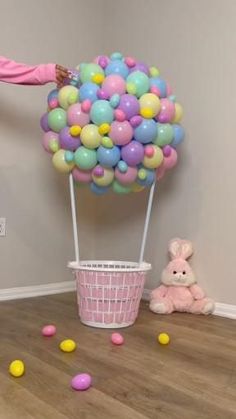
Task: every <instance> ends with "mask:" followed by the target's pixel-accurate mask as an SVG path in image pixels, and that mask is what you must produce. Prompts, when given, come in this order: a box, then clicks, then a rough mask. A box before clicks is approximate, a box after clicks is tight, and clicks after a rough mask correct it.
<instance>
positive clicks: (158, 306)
mask: <svg viewBox="0 0 236 419" xmlns="http://www.w3.org/2000/svg"><path fill="white" fill-rule="evenodd" d="M149 308H150V310H151V311H153V312H154V313H158V314H170V313H172V312H173V311H174V307H173V304H172V303H171V301H170V300H169V299H167V298H158V299H153V300H151V301H150V304H149Z"/></svg>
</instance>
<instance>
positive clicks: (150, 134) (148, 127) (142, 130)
mask: <svg viewBox="0 0 236 419" xmlns="http://www.w3.org/2000/svg"><path fill="white" fill-rule="evenodd" d="M156 136H157V123H156V122H155V121H154V120H153V119H143V120H142V122H141V124H140V125H139V126H138V127H137V128H135V130H134V138H135V140H137V141H139V142H140V143H142V144H147V143H151V142H152V141H154V140H155V138H156Z"/></svg>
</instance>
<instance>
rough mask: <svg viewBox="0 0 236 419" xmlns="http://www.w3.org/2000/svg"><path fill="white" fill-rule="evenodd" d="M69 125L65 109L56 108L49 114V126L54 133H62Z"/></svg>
mask: <svg viewBox="0 0 236 419" xmlns="http://www.w3.org/2000/svg"><path fill="white" fill-rule="evenodd" d="M66 124H67V120H66V112H65V111H64V109H61V108H55V109H53V110H52V111H50V112H49V114H48V125H49V127H50V128H51V130H52V131H54V132H59V131H61V129H62V128H64V127H65V126H66Z"/></svg>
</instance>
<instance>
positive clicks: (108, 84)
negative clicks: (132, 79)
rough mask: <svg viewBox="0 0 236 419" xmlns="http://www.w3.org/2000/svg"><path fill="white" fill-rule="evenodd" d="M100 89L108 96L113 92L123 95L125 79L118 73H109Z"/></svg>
mask: <svg viewBox="0 0 236 419" xmlns="http://www.w3.org/2000/svg"><path fill="white" fill-rule="evenodd" d="M102 90H103V91H104V92H105V93H107V95H108V96H109V97H112V96H113V95H114V94H118V95H123V94H124V93H125V90H126V84H125V80H124V79H123V77H121V76H120V75H118V74H111V75H109V76H107V77H106V78H105V80H104V82H103V83H102Z"/></svg>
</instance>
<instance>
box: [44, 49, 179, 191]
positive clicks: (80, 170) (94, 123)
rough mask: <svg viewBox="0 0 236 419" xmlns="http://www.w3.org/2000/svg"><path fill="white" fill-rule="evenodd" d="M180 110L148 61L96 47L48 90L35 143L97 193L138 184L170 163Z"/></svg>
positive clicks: (146, 183)
mask: <svg viewBox="0 0 236 419" xmlns="http://www.w3.org/2000/svg"><path fill="white" fill-rule="evenodd" d="M182 115H183V109H182V107H181V105H180V104H179V103H178V102H176V98H175V96H174V95H173V94H172V90H171V88H170V86H169V85H168V83H166V81H165V80H164V79H162V78H161V77H160V73H159V70H158V69H157V68H156V67H154V66H151V67H149V66H148V65H146V64H145V63H143V62H139V61H136V60H135V59H134V58H132V57H123V55H122V54H120V53H113V54H112V55H111V56H110V57H108V56H103V55H102V56H98V57H96V59H95V60H94V61H93V62H92V63H83V64H80V65H79V66H78V67H77V68H76V69H75V70H72V71H71V77H70V78H69V79H68V80H67V81H66V83H65V85H64V86H63V87H62V88H61V89H59V90H58V89H55V90H52V91H51V92H50V93H49V95H48V109H47V112H46V113H45V114H44V115H43V116H42V118H41V127H42V129H43V130H44V136H43V146H44V148H45V150H46V151H47V152H48V153H50V154H51V155H52V163H53V165H54V167H55V168H56V169H57V170H58V171H60V172H63V173H70V172H72V175H73V178H74V180H75V182H76V184H78V185H83V184H88V185H89V186H90V188H91V190H92V191H93V192H94V193H96V194H98V195H100V194H103V193H106V192H107V191H108V190H109V189H110V188H111V189H113V191H114V192H116V193H129V192H139V191H141V190H143V189H144V188H145V187H149V186H150V185H151V184H152V183H153V182H154V181H155V179H158V180H159V179H161V178H162V177H163V176H164V174H165V172H166V171H167V170H169V169H171V168H172V167H174V166H175V164H176V162H177V158H178V156H177V151H176V147H177V146H178V145H179V144H180V143H181V142H182V141H183V139H184V130H183V128H182V126H181V125H180V121H181V118H182Z"/></svg>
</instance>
